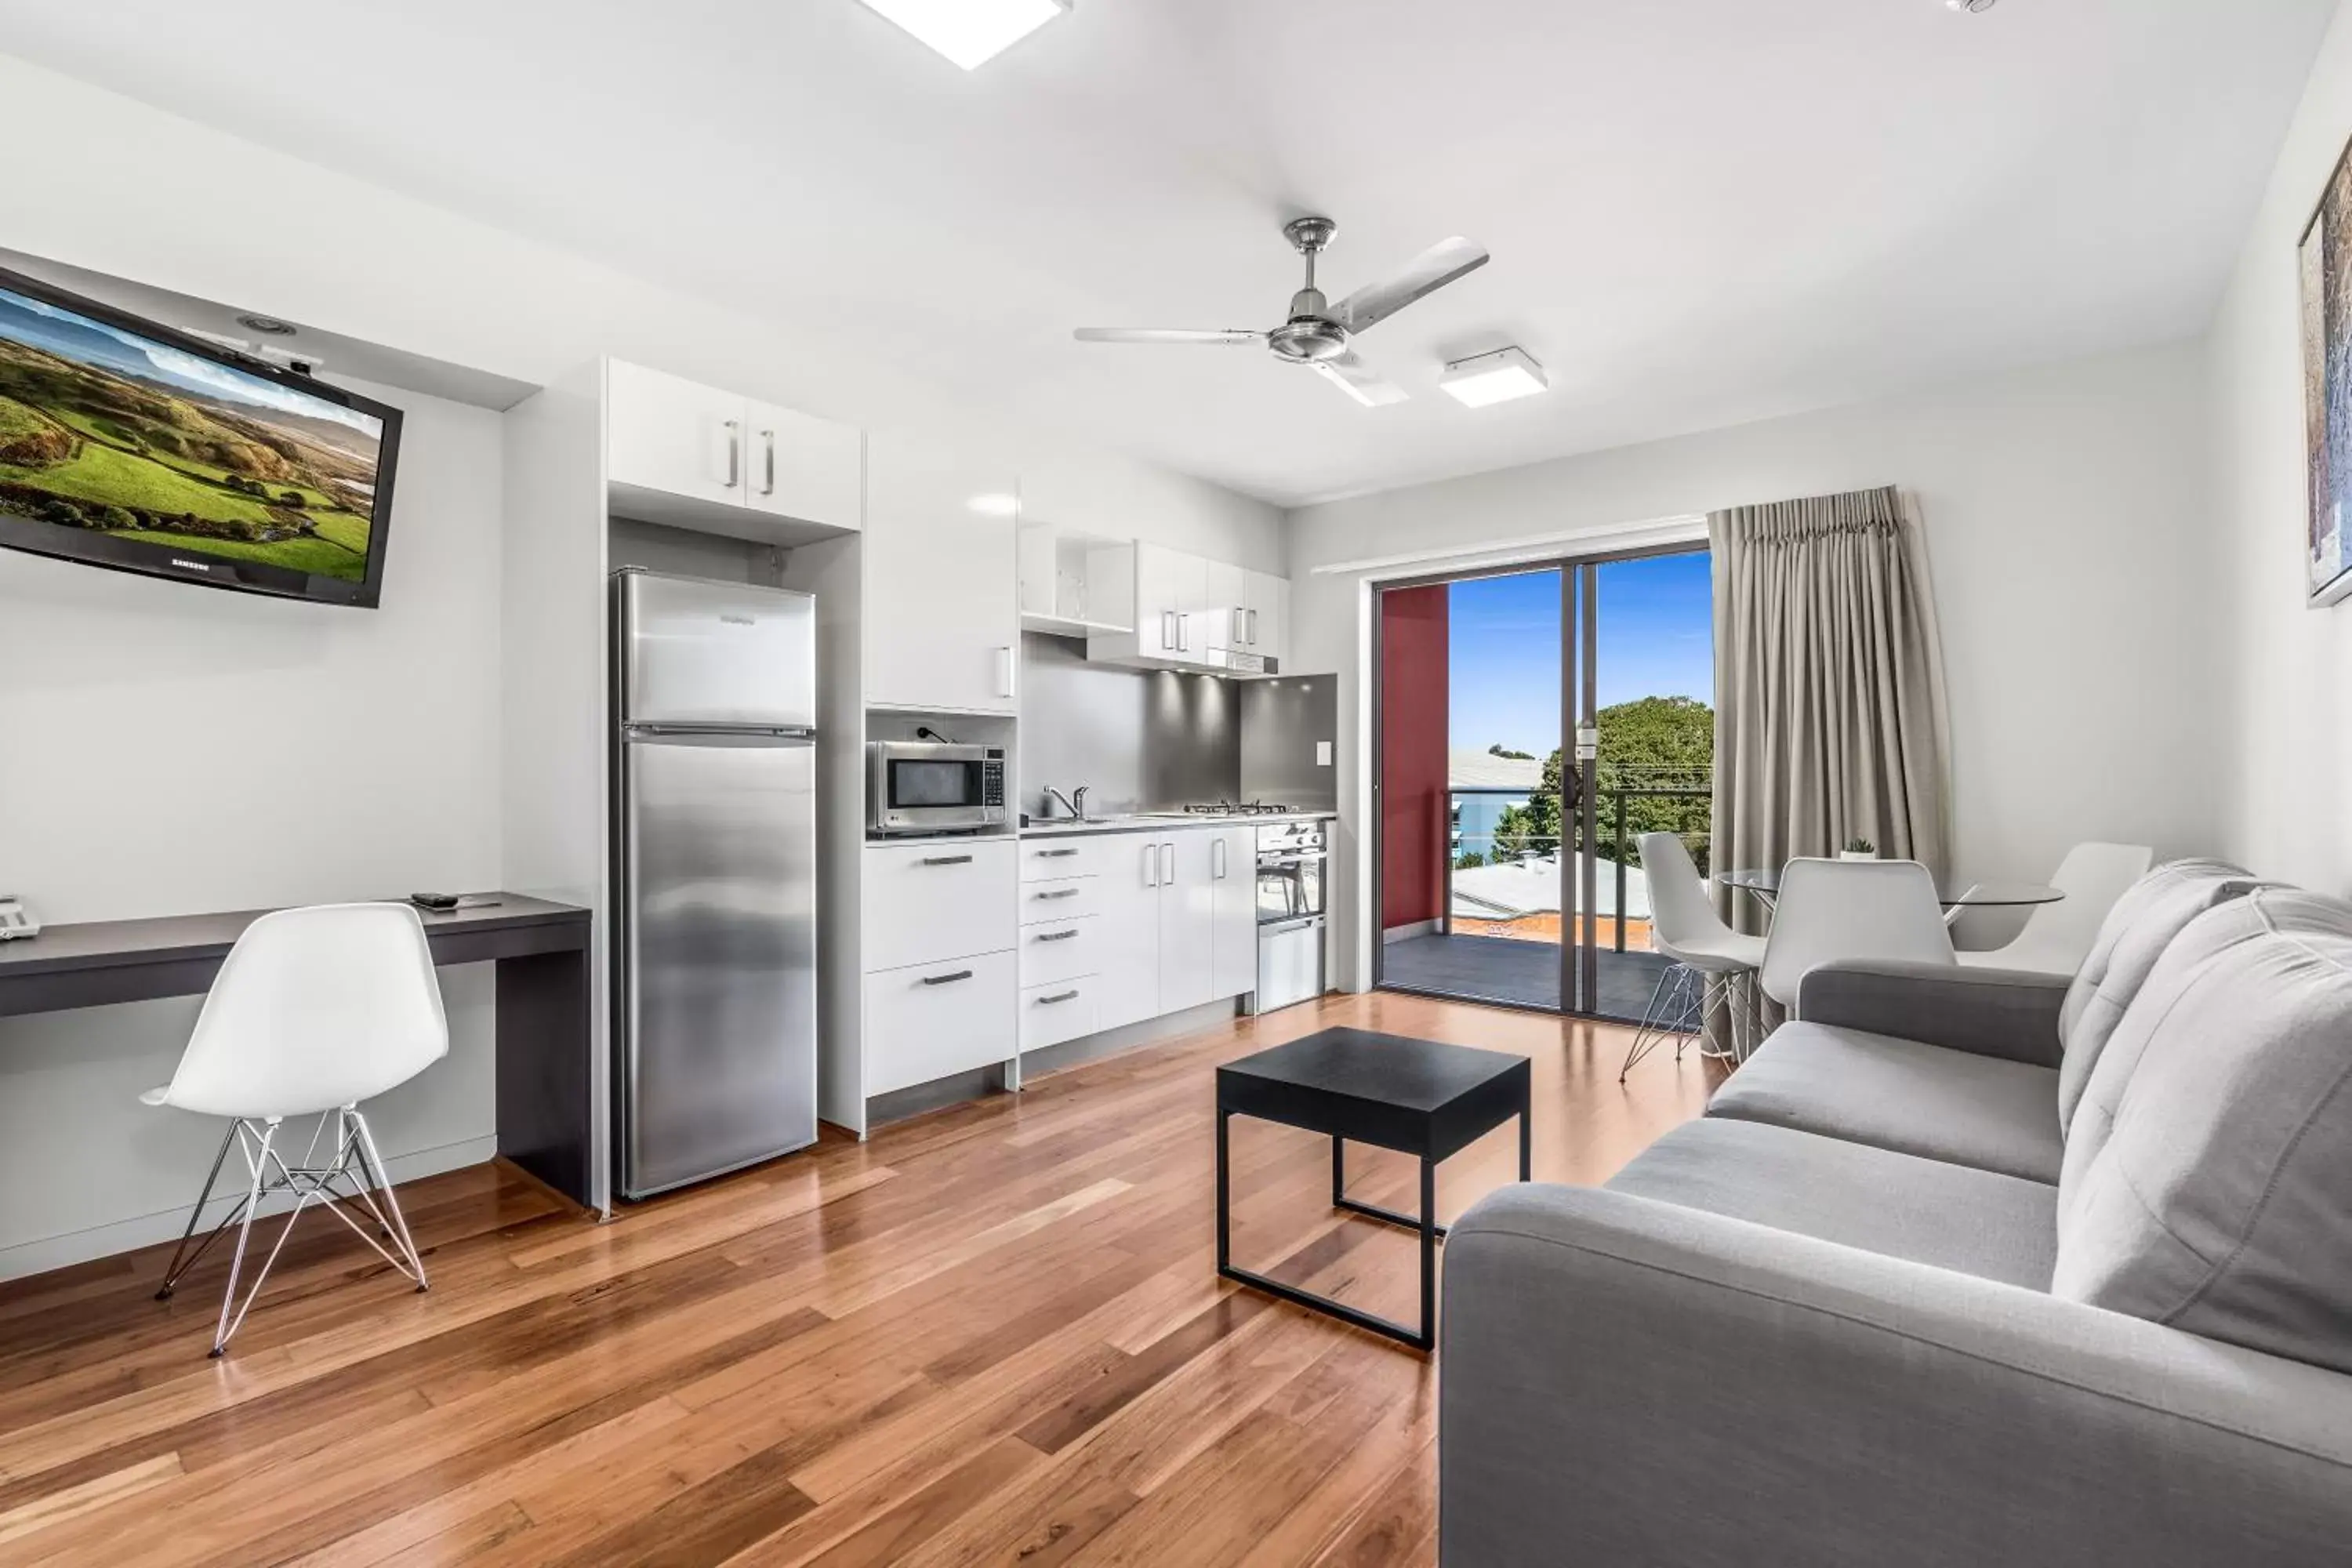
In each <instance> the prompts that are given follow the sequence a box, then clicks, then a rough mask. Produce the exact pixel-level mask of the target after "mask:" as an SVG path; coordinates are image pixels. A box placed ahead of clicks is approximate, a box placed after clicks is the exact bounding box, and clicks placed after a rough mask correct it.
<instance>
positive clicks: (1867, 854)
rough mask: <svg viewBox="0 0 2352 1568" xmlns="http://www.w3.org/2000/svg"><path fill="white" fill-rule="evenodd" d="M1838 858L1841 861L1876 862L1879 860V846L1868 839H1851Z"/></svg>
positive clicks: (1840, 851) (1839, 852) (1847, 841)
mask: <svg viewBox="0 0 2352 1568" xmlns="http://www.w3.org/2000/svg"><path fill="white" fill-rule="evenodd" d="M1838 858H1839V859H1841V860H1875V859H1877V858H1878V846H1877V845H1875V844H1873V843H1872V842H1871V841H1870V840H1869V839H1867V838H1849V839H1847V840H1846V841H1845V847H1844V848H1843V849H1841V850H1839V851H1838Z"/></svg>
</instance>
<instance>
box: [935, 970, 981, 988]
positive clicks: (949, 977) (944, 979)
mask: <svg viewBox="0 0 2352 1568" xmlns="http://www.w3.org/2000/svg"><path fill="white" fill-rule="evenodd" d="M969 979H971V970H969V969H959V970H957V971H956V972H955V973H953V974H926V975H924V976H923V984H926V985H952V984H955V983H956V982H957V981H959V980H969Z"/></svg>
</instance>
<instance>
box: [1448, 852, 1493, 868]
mask: <svg viewBox="0 0 2352 1568" xmlns="http://www.w3.org/2000/svg"><path fill="white" fill-rule="evenodd" d="M1485 864H1486V855H1485V854H1484V853H1483V852H1481V851H1479V850H1476V849H1468V850H1465V851H1464V852H1463V853H1462V854H1460V855H1459V856H1456V857H1455V858H1454V869H1455V870H1457V871H1475V870H1476V869H1477V868H1479V867H1481V866H1484V865H1485Z"/></svg>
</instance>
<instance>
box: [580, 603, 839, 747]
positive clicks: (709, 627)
mask: <svg viewBox="0 0 2352 1568" xmlns="http://www.w3.org/2000/svg"><path fill="white" fill-rule="evenodd" d="M615 581H616V582H617V583H618V584H619V586H618V587H617V589H616V590H615V592H616V593H617V594H618V595H619V599H620V618H619V626H618V630H617V633H616V637H617V640H618V643H619V648H618V651H619V655H620V674H621V715H620V716H621V721H622V722H623V723H625V724H662V725H670V726H678V727H684V728H694V727H698V726H700V727H727V728H748V727H757V728H763V729H777V730H806V729H813V728H814V727H815V724H816V601H815V600H814V598H812V597H810V596H809V595H806V594H794V593H790V592H787V591H786V590H784V589H782V588H754V587H751V586H748V585H746V584H738V583H706V582H702V581H700V580H698V579H696V578H692V577H665V576H661V575H659V574H655V573H650V572H624V573H621V574H619V575H618V577H617V578H616V579H615Z"/></svg>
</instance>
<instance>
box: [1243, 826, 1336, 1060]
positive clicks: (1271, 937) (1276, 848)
mask: <svg viewBox="0 0 2352 1568" xmlns="http://www.w3.org/2000/svg"><path fill="white" fill-rule="evenodd" d="M1330 863H1331V856H1330V849H1329V845H1328V838H1327V837H1326V834H1325V830H1324V824H1323V823H1321V822H1270V823H1267V824H1265V826H1262V827H1260V828H1259V829H1258V830H1257V991H1256V994H1255V995H1254V996H1253V997H1252V998H1251V1001H1250V1011H1252V1012H1254V1013H1270V1012H1272V1011H1274V1010H1275V1009H1276V1008H1277V1007H1287V1006H1290V1005H1292V1004H1294V1003H1297V1002H1307V1001H1311V1000H1312V999H1314V998H1315V997H1318V996H1320V995H1321V994H1323V939H1324V928H1325V926H1326V925H1327V924H1328V921H1327V918H1326V917H1327V915H1328V910H1327V909H1326V907H1325V904H1324V894H1325V889H1326V886H1327V882H1328V876H1327V873H1328V868H1329V867H1330Z"/></svg>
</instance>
